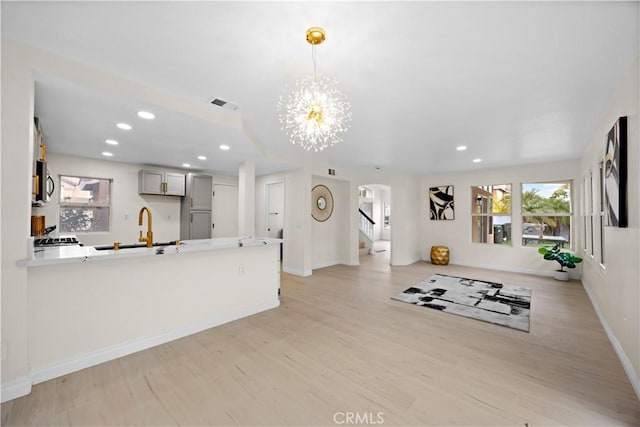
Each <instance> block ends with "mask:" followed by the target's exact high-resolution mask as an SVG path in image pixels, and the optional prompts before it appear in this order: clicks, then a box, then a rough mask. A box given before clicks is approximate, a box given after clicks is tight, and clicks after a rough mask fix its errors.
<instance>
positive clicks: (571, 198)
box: [520, 179, 575, 251]
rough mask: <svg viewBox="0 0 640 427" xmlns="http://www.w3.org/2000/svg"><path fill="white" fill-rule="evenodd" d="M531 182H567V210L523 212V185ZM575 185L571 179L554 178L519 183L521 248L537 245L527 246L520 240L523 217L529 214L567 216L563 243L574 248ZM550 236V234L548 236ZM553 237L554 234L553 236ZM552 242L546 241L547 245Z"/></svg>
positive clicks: (529, 215)
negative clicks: (567, 228)
mask: <svg viewBox="0 0 640 427" xmlns="http://www.w3.org/2000/svg"><path fill="white" fill-rule="evenodd" d="M532 184H569V212H525V211H524V193H525V190H524V187H525V185H532ZM574 193H575V185H574V182H573V179H556V180H551V181H527V182H521V183H520V219H521V229H520V233H521V237H522V239H521V241H520V244H521V247H523V248H534V249H537V248H538V247H539V246H533V245H532V246H528V245H526V244H523V243H522V242H523V241H524V236H525V233H524V224H525V221H524V218H525V217H531V216H536V217H568V218H569V241H568V242H566V243H565V244H566V245H567V246H568V247H567V249H569V250H572V251H574V250H575V247H574V245H575V239H574V235H575V230H574V222H575V221H574V214H575V212H574V200H575V194H574ZM550 237H552V236H550ZM553 237H555V236H553ZM551 244H552V243H551V242H549V243H547V245H551Z"/></svg>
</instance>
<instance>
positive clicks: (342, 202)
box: [307, 176, 351, 269]
mask: <svg viewBox="0 0 640 427" xmlns="http://www.w3.org/2000/svg"><path fill="white" fill-rule="evenodd" d="M311 185H312V187H315V186H316V185H324V186H326V187H327V188H328V189H329V190H330V191H331V193H332V194H333V200H334V202H333V213H332V214H331V216H330V217H329V219H327V220H326V221H323V222H318V221H316V220H315V219H314V220H313V221H312V222H311V242H312V244H311V268H312V269H316V268H323V267H328V266H331V265H336V264H348V263H349V258H348V257H349V245H350V244H351V242H350V240H349V239H346V238H345V236H348V235H349V225H350V218H351V216H350V215H349V206H350V205H351V204H350V200H349V183H348V182H347V181H340V180H336V179H328V178H324V177H319V176H313V177H312V181H311ZM307 202H308V203H312V199H311V195H309V198H308V200H307Z"/></svg>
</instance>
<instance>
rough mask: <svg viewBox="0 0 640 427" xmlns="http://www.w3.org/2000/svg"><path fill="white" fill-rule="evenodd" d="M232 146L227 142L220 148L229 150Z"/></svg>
mask: <svg viewBox="0 0 640 427" xmlns="http://www.w3.org/2000/svg"><path fill="white" fill-rule="evenodd" d="M230 148H231V147H229V146H228V145H227V144H222V145H221V146H220V149H221V150H224V151H227V150H229V149H230Z"/></svg>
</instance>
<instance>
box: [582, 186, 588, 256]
mask: <svg viewBox="0 0 640 427" xmlns="http://www.w3.org/2000/svg"><path fill="white" fill-rule="evenodd" d="M582 187H583V188H582V250H583V251H584V253H585V254H586V253H587V251H588V250H589V244H588V243H587V242H588V241H589V233H588V232H587V223H588V222H589V209H588V206H589V190H588V188H589V181H588V179H587V177H585V178H584V180H583V186H582Z"/></svg>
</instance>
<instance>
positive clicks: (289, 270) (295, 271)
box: [282, 266, 312, 277]
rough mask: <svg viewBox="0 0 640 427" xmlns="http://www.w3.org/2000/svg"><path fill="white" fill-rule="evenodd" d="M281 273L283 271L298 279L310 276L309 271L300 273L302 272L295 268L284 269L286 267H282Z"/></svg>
mask: <svg viewBox="0 0 640 427" xmlns="http://www.w3.org/2000/svg"><path fill="white" fill-rule="evenodd" d="M282 271H284V272H285V273H289V274H293V275H294V276H300V277H309V276H311V274H312V273H311V270H308V271H302V270H297V269H295V268H291V267H286V266H282Z"/></svg>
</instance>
